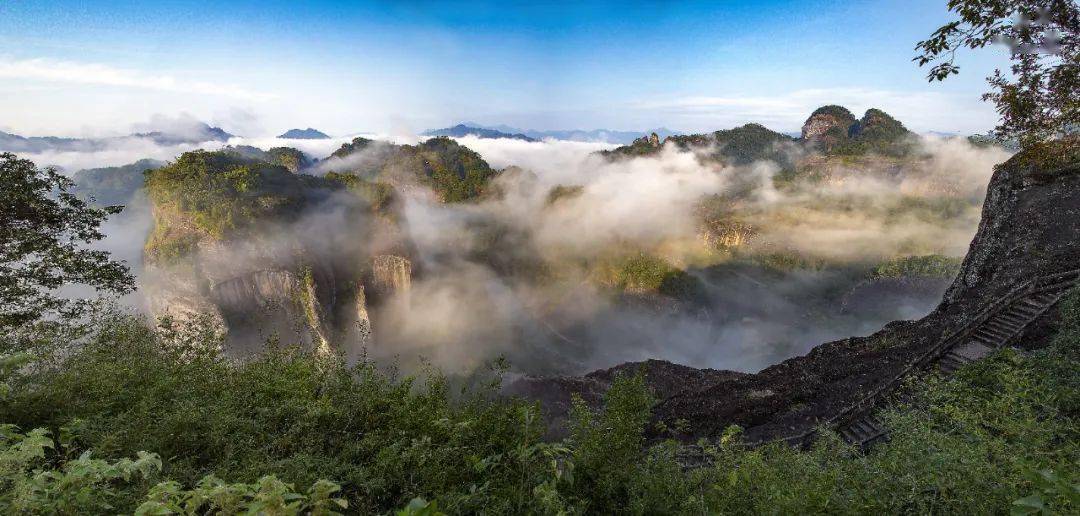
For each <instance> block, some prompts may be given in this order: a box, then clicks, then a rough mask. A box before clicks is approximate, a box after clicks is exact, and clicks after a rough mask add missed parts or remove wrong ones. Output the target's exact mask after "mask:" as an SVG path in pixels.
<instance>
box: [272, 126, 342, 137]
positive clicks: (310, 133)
mask: <svg viewBox="0 0 1080 516" xmlns="http://www.w3.org/2000/svg"><path fill="white" fill-rule="evenodd" d="M278 138H283V139H288V140H328V139H330V135H328V134H326V133H324V132H322V131H320V130H318V129H314V128H311V127H308V128H307V129H289V130H288V131H285V132H284V133H282V134H280V135H278Z"/></svg>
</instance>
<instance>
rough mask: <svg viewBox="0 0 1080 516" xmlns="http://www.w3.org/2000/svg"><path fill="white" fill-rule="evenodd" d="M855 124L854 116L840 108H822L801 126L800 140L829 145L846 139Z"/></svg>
mask: <svg viewBox="0 0 1080 516" xmlns="http://www.w3.org/2000/svg"><path fill="white" fill-rule="evenodd" d="M855 123H856V120H855V115H852V114H851V111H848V110H847V109H846V108H843V107H841V106H824V107H821V108H818V109H817V110H816V111H814V112H813V113H811V114H810V117H809V118H807V119H806V122H805V123H803V126H802V139H803V140H804V141H806V142H810V143H826V144H828V143H830V142H831V141H832V140H839V139H844V138H847V136H848V134H849V132H850V129H851V127H852V126H854V125H855Z"/></svg>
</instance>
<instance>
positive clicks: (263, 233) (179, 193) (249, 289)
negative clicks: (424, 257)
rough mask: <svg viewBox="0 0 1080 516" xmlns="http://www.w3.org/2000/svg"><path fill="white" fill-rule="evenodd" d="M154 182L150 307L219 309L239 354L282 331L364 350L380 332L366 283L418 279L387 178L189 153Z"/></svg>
mask: <svg viewBox="0 0 1080 516" xmlns="http://www.w3.org/2000/svg"><path fill="white" fill-rule="evenodd" d="M147 189H148V194H149V197H150V199H151V201H152V206H153V212H154V220H155V226H154V230H153V232H152V234H151V237H150V239H149V240H148V242H147V244H146V248H145V260H144V261H145V263H146V273H145V274H144V276H143V283H144V284H143V290H144V292H145V293H146V297H147V299H148V304H149V308H150V310H151V312H152V313H154V314H155V315H169V316H171V317H174V318H180V319H190V318H193V317H196V316H208V317H210V319H211V320H212V321H214V322H215V323H216V324H217V325H218V326H219V327H220V328H221V329H223V330H224V331H225V332H226V333H227V337H228V339H227V342H228V343H229V344H228V345H229V351H233V352H237V353H241V354H243V353H247V352H257V351H258V350H260V349H262V347H263V346H264V345H265V344H266V341H267V339H269V338H273V337H275V336H276V337H277V338H279V339H281V340H282V341H283V342H286V343H291V342H294V341H296V340H299V342H301V343H303V344H304V345H306V346H308V347H310V348H311V349H314V350H317V351H320V352H331V351H333V350H335V349H340V350H350V351H351V350H357V349H359V348H360V347H363V346H368V345H370V344H371V343H372V339H373V333H374V331H373V326H374V325H373V322H372V320H371V316H370V315H369V314H370V307H369V302H370V300H369V299H368V296H367V292H370V291H372V290H378V291H382V290H386V289H389V290H388V292H389V293H388V294H387V297H389V295H390V294H392V293H394V292H397V291H400V290H401V289H403V288H407V286H408V283H409V278H410V276H411V274H412V267H411V262H410V259H409V258H408V249H409V248H410V245H409V244H408V242H407V241H403V240H402V238H403V236H402V235H404V234H405V232H404V231H402V230H401V229H400V227H399V226H400V224H401V223H400V217H398V215H397V210H398V209H399V207H398V205H397V203H396V202H395V200H394V199H395V196H394V194H393V192H392V190H387V189H386V188H383V187H382V186H380V185H378V184H373V183H367V182H363V181H360V180H358V179H357V178H356V177H355V176H337V177H331V178H317V177H312V176H302V175H295V174H293V173H291V172H290V171H288V170H287V169H286V168H284V167H282V166H280V165H274V164H270V163H266V162H261V161H254V160H250V159H248V158H244V157H240V156H236V155H234V154H230V153H229V152H224V153H189V154H185V155H184V156H182V157H181V158H180V159H178V160H177V162H176V163H173V164H170V165H168V166H166V167H163V168H161V169H158V170H156V171H154V172H152V173H151V174H150V175H149V176H148V181H147ZM388 252H394V253H397V254H395V255H387V254H386V253H388ZM375 253H383V254H379V255H376V254H375ZM384 284H385V285H386V286H385V287H384Z"/></svg>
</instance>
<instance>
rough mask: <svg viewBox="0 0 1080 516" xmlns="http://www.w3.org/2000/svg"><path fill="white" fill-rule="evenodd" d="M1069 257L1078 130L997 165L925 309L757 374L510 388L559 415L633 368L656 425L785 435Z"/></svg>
mask: <svg viewBox="0 0 1080 516" xmlns="http://www.w3.org/2000/svg"><path fill="white" fill-rule="evenodd" d="M1077 267H1080V139H1078V138H1071V139H1067V140H1061V141H1057V142H1052V143H1048V144H1044V145H1041V146H1038V147H1036V148H1033V149H1030V150H1028V151H1025V152H1023V153H1021V154H1018V155H1016V156H1014V157H1013V158H1012V159H1010V160H1009V161H1007V162H1006V163H1004V164H1002V165H999V166H998V168H997V170H996V171H995V173H994V175H993V177H992V179H991V181H990V184H989V186H988V191H987V196H986V201H985V204H984V206H983V216H982V221H981V223H980V226H979V230H978V232H977V234H976V235H975V238H974V239H973V241H972V242H971V247H970V249H969V251H968V254H967V257H966V258H965V260H964V262H963V265H962V267H961V270H960V273H959V275H958V276H957V278H956V279H955V281H954V282H953V284H952V285H951V286H950V288H949V289H948V291H947V292H946V294H945V296H944V298H943V300H942V302H941V304H940V305H939V306H938V307H937V308H936V309H935V310H934V311H933V312H931V313H930V314H929V315H927V316H926V317H924V318H923V319H920V320H918V321H896V322H893V323H890V324H888V325H886V326H885V327H884V328H882V329H881V330H880V331H878V332H877V333H874V334H873V335H870V336H866V337H852V338H848V339H843V340H838V341H833V342H828V343H825V344H822V345H820V346H818V347H816V348H814V349H813V350H812V351H811V352H810V353H809V354H807V355H805V356H801V357H796V358H792V359H789V360H786V361H784V362H782V363H780V364H776V365H774V366H771V367H768V368H766V369H764V370H762V371H761V372H759V373H757V374H739V373H732V372H723V371H714V370H698V369H693V368H689V367H685V366H677V365H674V364H668V363H664V362H658V361H650V362H646V363H642V364H624V365H622V366H619V367H617V368H614V369H612V370H608V371H601V372H596V373H591V374H589V375H586V376H584V377H580V378H558V379H540V378H525V379H520V380H518V381H516V382H514V383H513V384H511V385H510V386H508V387H507V391H508V392H510V393H514V394H522V395H525V396H528V397H533V398H536V399H539V400H541V402H542V403H544V405H545V406H546V407H547V408H548V410H549V411H550V413H551V414H552V420H553V421H556V422H557V421H558V420H559V419H561V418H562V417H563V411H564V410H565V408H566V406H567V403H568V401H567V400H569V399H570V397H571V395H572V394H573V393H575V392H577V393H581V394H582V396H583V398H584V399H585V400H586V401H588V402H592V403H595V402H597V401H598V400H599V399H600V396H601V394H602V393H603V392H604V390H605V389H606V388H607V386H608V385H610V379H611V377H612V373H613V372H615V371H618V370H623V371H626V370H634V369H637V368H641V369H643V370H644V372H645V375H646V378H647V381H648V382H649V383H650V385H652V386H653V388H654V391H655V394H656V396H657V398H658V399H659V400H660V401H659V403H658V404H657V406H656V407H655V408H654V414H653V416H654V419H656V420H657V421H659V422H663V423H664V425H657V427H666V428H684V429H686V431H684V432H681V433H679V434H673V435H674V436H675V437H680V438H684V439H688V440H692V439H696V438H700V437H705V438H714V437H717V436H719V435H720V433H721V432H722V431H723V430H724V428H726V427H727V426H729V425H732V424H738V425H740V426H742V427H743V428H744V429H746V436H747V438H748V439H751V440H757V439H768V438H777V437H781V436H786V435H791V434H793V433H797V432H800V431H803V430H806V429H809V428H811V427H813V426H814V425H815V424H816V423H817V422H819V421H821V420H823V419H825V418H828V417H830V416H831V415H833V414H836V413H837V412H839V411H840V410H842V409H844V408H845V407H847V406H849V405H851V404H853V403H854V402H856V401H857V400H859V399H861V398H862V396H864V395H865V394H866V393H867V392H869V391H871V390H873V389H875V388H876V387H878V386H880V385H883V384H884V383H886V382H888V381H890V380H891V379H892V378H894V377H896V376H897V375H898V374H900V373H901V372H902V371H903V370H904V369H905V367H906V366H907V364H909V363H911V362H912V361H913V360H914V359H915V358H916V357H918V356H920V355H921V354H923V353H924V352H925V351H926V350H927V349H929V348H930V347H931V346H933V345H934V344H935V343H936V342H938V340H939V339H940V338H941V337H942V336H943V335H946V334H948V333H949V332H951V331H952V330H954V329H957V328H959V327H960V326H962V325H963V324H964V323H966V322H967V321H968V320H969V319H971V318H972V317H973V316H974V315H975V314H977V313H978V312H979V311H980V310H981V309H982V308H983V307H985V306H987V305H988V304H989V303H991V302H992V301H993V300H995V299H997V298H999V297H1001V296H1002V295H1004V294H1005V293H1006V292H1008V291H1010V290H1011V289H1013V288H1014V287H1016V286H1017V285H1019V284H1021V283H1022V282H1024V281H1026V280H1028V279H1032V278H1034V277H1036V276H1043V275H1050V274H1055V273H1059V272H1064V271H1067V270H1071V269H1075V268H1077ZM1046 317H1048V318H1049V317H1052V316H1049V315H1048V316H1046ZM1052 324H1053V321H1047V320H1042V321H1037V322H1036V324H1035V325H1033V327H1034V329H1033V330H1032V331H1033V333H1032V332H1029V335H1028V337H1030V340H1028V341H1026V342H1024V345H1026V346H1029V347H1033V346H1038V345H1040V344H1041V343H1040V339H1039V337H1042V338H1043V339H1045V336H1046V335H1047V334H1048V333H1049V331H1048V330H1047V327H1048V325H1049V326H1052ZM680 420H682V421H681V422H680ZM676 422H679V423H676ZM657 437H660V436H657Z"/></svg>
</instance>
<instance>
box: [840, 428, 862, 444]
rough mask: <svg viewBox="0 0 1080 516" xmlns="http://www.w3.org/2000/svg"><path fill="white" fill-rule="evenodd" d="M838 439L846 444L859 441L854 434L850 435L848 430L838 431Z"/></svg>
mask: <svg viewBox="0 0 1080 516" xmlns="http://www.w3.org/2000/svg"><path fill="white" fill-rule="evenodd" d="M840 437H841V438H842V439H843V440H844V442H846V443H848V444H855V443H857V442H859V439H858V438H857V437H855V434H853V433H851V430H848V429H847V428H841V429H840Z"/></svg>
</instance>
